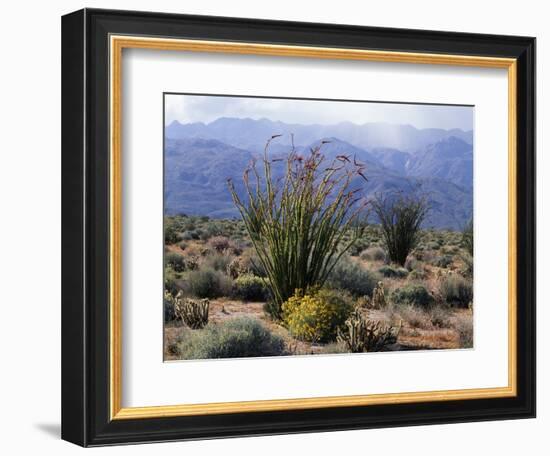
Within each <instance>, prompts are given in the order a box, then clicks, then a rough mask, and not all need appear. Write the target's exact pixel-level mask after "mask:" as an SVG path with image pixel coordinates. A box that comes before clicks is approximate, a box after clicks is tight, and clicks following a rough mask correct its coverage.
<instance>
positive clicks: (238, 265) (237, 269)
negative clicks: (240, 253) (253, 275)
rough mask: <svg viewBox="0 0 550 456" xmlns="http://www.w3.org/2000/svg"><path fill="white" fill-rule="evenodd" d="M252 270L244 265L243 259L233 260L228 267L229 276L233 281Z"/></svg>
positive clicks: (236, 258)
mask: <svg viewBox="0 0 550 456" xmlns="http://www.w3.org/2000/svg"><path fill="white" fill-rule="evenodd" d="M249 272H250V270H249V269H248V268H247V267H246V266H245V265H244V264H243V261H242V259H241V257H235V258H233V259H232V260H231V261H230V263H229V264H228V265H227V275H228V276H229V277H231V278H232V279H236V278H237V277H239V276H240V275H243V274H246V273H249Z"/></svg>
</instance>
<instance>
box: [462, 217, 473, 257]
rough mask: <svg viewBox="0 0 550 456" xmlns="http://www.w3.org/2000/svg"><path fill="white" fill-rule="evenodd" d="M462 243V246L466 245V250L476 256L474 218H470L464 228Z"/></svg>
mask: <svg viewBox="0 0 550 456" xmlns="http://www.w3.org/2000/svg"><path fill="white" fill-rule="evenodd" d="M461 244H462V247H464V248H465V249H466V251H467V252H468V253H469V254H470V256H474V221H473V219H470V221H469V222H468V223H467V224H466V226H465V227H464V229H463V230H462V240H461Z"/></svg>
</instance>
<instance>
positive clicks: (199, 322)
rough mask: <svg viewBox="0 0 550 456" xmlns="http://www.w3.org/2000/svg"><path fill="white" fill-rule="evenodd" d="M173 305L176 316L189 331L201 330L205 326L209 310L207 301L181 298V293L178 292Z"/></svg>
mask: <svg viewBox="0 0 550 456" xmlns="http://www.w3.org/2000/svg"><path fill="white" fill-rule="evenodd" d="M173 303H174V310H175V312H176V316H177V317H178V318H181V320H182V321H183V322H184V323H185V324H186V325H187V326H189V327H190V328H191V329H201V328H204V327H205V326H206V325H207V323H208V312H209V310H210V301H209V300H208V299H200V300H196V299H189V298H183V296H182V292H181V291H179V292H178V294H177V295H176V297H175V298H173Z"/></svg>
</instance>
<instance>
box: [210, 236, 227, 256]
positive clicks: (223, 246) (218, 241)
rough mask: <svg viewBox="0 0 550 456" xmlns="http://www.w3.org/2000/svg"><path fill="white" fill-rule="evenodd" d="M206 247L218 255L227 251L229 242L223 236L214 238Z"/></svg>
mask: <svg viewBox="0 0 550 456" xmlns="http://www.w3.org/2000/svg"><path fill="white" fill-rule="evenodd" d="M208 245H209V246H210V247H211V248H212V249H213V250H215V251H216V252H218V253H221V252H224V251H226V250H229V248H230V247H231V242H230V240H229V238H227V237H225V236H214V237H213V238H210V239H209V240H208Z"/></svg>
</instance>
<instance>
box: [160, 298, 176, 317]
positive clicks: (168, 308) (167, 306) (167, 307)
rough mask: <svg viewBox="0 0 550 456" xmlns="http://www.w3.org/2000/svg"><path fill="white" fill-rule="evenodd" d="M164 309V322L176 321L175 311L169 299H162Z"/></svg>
mask: <svg viewBox="0 0 550 456" xmlns="http://www.w3.org/2000/svg"><path fill="white" fill-rule="evenodd" d="M170 296H171V295H170ZM163 308H164V321H165V322H169V321H174V320H175V319H176V310H175V308H174V301H173V300H171V299H166V298H165V299H164V301H163Z"/></svg>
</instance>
